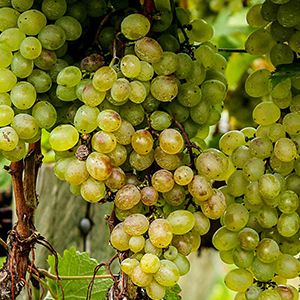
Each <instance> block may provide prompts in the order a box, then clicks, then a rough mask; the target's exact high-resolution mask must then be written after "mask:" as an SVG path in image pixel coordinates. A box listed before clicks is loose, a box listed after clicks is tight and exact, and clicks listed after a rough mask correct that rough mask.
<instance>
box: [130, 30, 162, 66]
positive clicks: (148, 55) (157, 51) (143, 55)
mask: <svg viewBox="0 0 300 300" xmlns="http://www.w3.org/2000/svg"><path fill="white" fill-rule="evenodd" d="M134 31H135V32H136V28H135V27H134ZM134 51H135V53H136V55H137V56H138V57H139V58H140V59H141V60H144V61H146V62H148V63H156V62H158V61H160V59H161V58H162V56H163V50H162V48H161V46H160V45H159V43H158V42H157V41H156V40H154V39H152V38H150V37H143V38H141V39H139V40H137V41H136V42H135V46H134Z"/></svg>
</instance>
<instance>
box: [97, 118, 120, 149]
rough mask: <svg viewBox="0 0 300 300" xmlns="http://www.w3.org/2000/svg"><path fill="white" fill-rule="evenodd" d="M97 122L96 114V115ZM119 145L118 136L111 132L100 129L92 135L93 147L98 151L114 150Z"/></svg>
mask: <svg viewBox="0 0 300 300" xmlns="http://www.w3.org/2000/svg"><path fill="white" fill-rule="evenodd" d="M95 124H96V116H95ZM116 145H117V140H116V137H115V136H114V134H113V133H111V132H105V131H98V132H96V133H95V134H94V135H93V137H92V147H93V149H95V150H96V151H97V152H100V153H109V152H112V151H113V150H114V149H115V148H116Z"/></svg>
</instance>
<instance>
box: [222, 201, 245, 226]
mask: <svg viewBox="0 0 300 300" xmlns="http://www.w3.org/2000/svg"><path fill="white" fill-rule="evenodd" d="M248 219H249V213H248V210H247V209H246V208H245V207H244V206H243V205H242V204H239V203H233V204H230V205H229V206H228V207H227V208H226V211H225V213H224V216H223V224H224V226H225V227H226V228H227V229H229V230H232V231H240V230H241V229H243V228H244V227H245V226H246V225H247V223H248Z"/></svg>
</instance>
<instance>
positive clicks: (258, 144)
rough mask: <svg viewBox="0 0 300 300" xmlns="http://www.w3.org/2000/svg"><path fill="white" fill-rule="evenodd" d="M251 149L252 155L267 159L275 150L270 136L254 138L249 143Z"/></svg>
mask: <svg viewBox="0 0 300 300" xmlns="http://www.w3.org/2000/svg"><path fill="white" fill-rule="evenodd" d="M249 149H250V153H251V155H252V156H255V157H257V158H261V159H265V158H267V157H270V156H271V155H272V152H273V144H272V142H271V141H270V139H269V138H267V137H263V138H259V137H258V138H254V139H253V140H251V141H250V143H249Z"/></svg>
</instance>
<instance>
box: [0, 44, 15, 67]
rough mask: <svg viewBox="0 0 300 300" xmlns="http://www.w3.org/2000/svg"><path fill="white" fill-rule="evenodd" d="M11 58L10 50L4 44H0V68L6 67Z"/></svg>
mask: <svg viewBox="0 0 300 300" xmlns="http://www.w3.org/2000/svg"><path fill="white" fill-rule="evenodd" d="M12 59H13V55H12V52H11V51H10V49H8V48H7V47H5V46H2V45H0V68H7V67H8V66H9V65H10V64H11V62H12Z"/></svg>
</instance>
